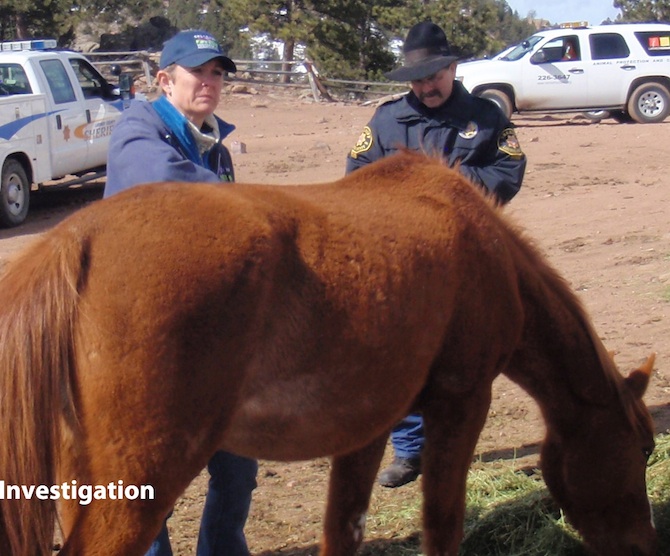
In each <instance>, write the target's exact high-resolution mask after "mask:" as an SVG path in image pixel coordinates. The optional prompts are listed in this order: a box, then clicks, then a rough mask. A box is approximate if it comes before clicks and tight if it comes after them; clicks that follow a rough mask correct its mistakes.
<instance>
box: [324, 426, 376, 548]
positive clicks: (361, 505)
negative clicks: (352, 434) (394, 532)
mask: <svg viewBox="0 0 670 556" xmlns="http://www.w3.org/2000/svg"><path fill="white" fill-rule="evenodd" d="M387 440H388V433H386V434H384V435H383V436H380V437H379V438H377V439H376V440H374V441H373V442H372V443H370V444H368V445H367V446H366V447H364V448H362V449H360V450H358V451H356V452H353V453H351V454H347V455H344V456H336V457H334V458H333V464H332V470H331V472H330V484H329V487H328V505H327V507H326V518H325V522H324V528H323V539H322V541H321V552H320V554H321V556H350V555H352V554H354V553H355V552H356V550H357V549H358V547H359V546H360V544H361V542H362V540H363V533H364V532H365V517H366V512H367V510H368V504H369V503H370V494H371V493H372V486H373V484H374V481H375V477H376V476H377V471H378V469H379V463H380V462H381V459H382V456H383V455H384V448H385V446H386V441H387Z"/></svg>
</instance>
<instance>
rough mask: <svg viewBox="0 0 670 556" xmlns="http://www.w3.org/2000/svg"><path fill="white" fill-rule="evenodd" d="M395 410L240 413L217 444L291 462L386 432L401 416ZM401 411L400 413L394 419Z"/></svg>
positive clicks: (340, 449) (353, 447)
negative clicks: (221, 440)
mask: <svg viewBox="0 0 670 556" xmlns="http://www.w3.org/2000/svg"><path fill="white" fill-rule="evenodd" d="M402 414H403V411H402V410H398V409H397V408H396V410H395V411H393V410H392V408H386V409H385V410H381V411H380V410H377V411H374V412H371V411H365V410H363V411H361V410H360V409H358V408H356V407H355V406H353V407H352V406H349V409H348V410H346V411H345V410H344V408H343V406H340V408H339V409H337V410H336V411H326V410H325V409H323V410H320V411H318V412H311V411H303V412H288V411H286V410H284V411H278V412H263V414H262V415H261V414H258V413H257V412H251V411H241V412H238V413H237V414H236V416H235V417H234V419H233V421H232V423H231V425H230V427H229V428H228V430H227V432H226V434H225V438H224V441H223V445H222V448H223V449H225V450H227V451H231V452H234V453H237V454H241V455H245V456H248V457H254V458H258V459H267V460H281V461H295V460H306V459H312V458H316V457H322V456H331V455H337V454H345V453H349V452H352V451H354V450H356V449H358V448H362V447H363V446H366V445H367V444H369V443H370V442H372V441H373V440H375V439H376V438H378V437H379V436H380V435H382V434H383V435H388V433H389V432H390V430H391V428H392V427H393V425H394V424H395V423H396V422H397V420H398V419H399V418H401V417H402ZM398 415H400V417H398Z"/></svg>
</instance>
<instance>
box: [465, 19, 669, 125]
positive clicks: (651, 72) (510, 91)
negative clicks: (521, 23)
mask: <svg viewBox="0 0 670 556" xmlns="http://www.w3.org/2000/svg"><path fill="white" fill-rule="evenodd" d="M456 79H458V80H459V81H461V82H462V83H463V85H465V87H466V88H467V89H468V90H469V91H470V92H472V93H473V94H475V95H477V96H481V97H485V98H488V99H490V100H492V101H494V102H495V103H496V104H497V105H498V106H500V108H501V109H502V111H503V112H504V113H505V114H506V115H507V116H508V117H511V115H512V113H513V112H533V111H535V112H588V113H590V114H592V115H593V116H594V117H596V118H602V117H603V116H606V115H607V114H609V115H611V116H612V117H614V118H616V119H617V120H618V121H626V120H630V119H631V118H632V119H633V120H635V121H637V122H640V123H652V122H662V121H663V120H664V119H665V118H666V116H667V115H668V113H670V25H667V24H662V23H629V24H621V25H600V26H594V27H588V26H585V25H579V26H571V27H568V28H560V29H548V30H544V31H539V32H538V33H535V34H534V35H532V36H530V37H529V38H527V39H526V40H524V41H523V42H521V43H520V44H518V45H516V46H515V47H513V48H511V49H507V50H506V51H504V52H503V53H502V54H501V55H498V56H495V57H494V58H493V59H491V60H477V61H474V62H464V63H461V64H459V65H458V69H457V70H456Z"/></svg>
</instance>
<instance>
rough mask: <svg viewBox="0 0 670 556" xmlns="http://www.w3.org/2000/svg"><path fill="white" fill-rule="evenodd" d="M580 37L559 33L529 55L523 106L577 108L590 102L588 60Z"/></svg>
mask: <svg viewBox="0 0 670 556" xmlns="http://www.w3.org/2000/svg"><path fill="white" fill-rule="evenodd" d="M581 50H582V49H581V45H580V43H579V37H577V36H576V35H574V34H572V35H569V34H566V35H565V36H561V37H556V38H553V39H551V40H550V41H547V42H546V43H545V44H543V45H542V46H541V47H540V48H539V49H538V50H537V51H536V52H535V53H534V54H533V55H532V56H531V58H530V60H529V63H528V65H527V67H526V72H525V75H524V95H523V99H522V100H521V101H520V99H517V105H519V108H520V109H523V110H533V109H537V108H538V107H541V108H546V109H550V110H551V109H561V108H575V107H581V106H588V105H589V90H588V84H587V75H586V73H585V71H584V70H585V67H584V66H585V62H584V60H583V58H582V52H581Z"/></svg>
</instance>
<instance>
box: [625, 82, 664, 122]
mask: <svg viewBox="0 0 670 556" xmlns="http://www.w3.org/2000/svg"><path fill="white" fill-rule="evenodd" d="M669 112H670V92H668V89H666V88H665V87H664V86H663V85H661V84H659V83H643V84H642V85H640V86H639V87H638V88H637V89H635V90H634V91H633V94H632V95H631V96H630V100H629V101H628V114H630V117H631V118H633V119H634V120H635V121H636V122H638V123H640V124H652V123H658V122H662V121H663V120H665V118H666V117H667V116H668V113H669Z"/></svg>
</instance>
